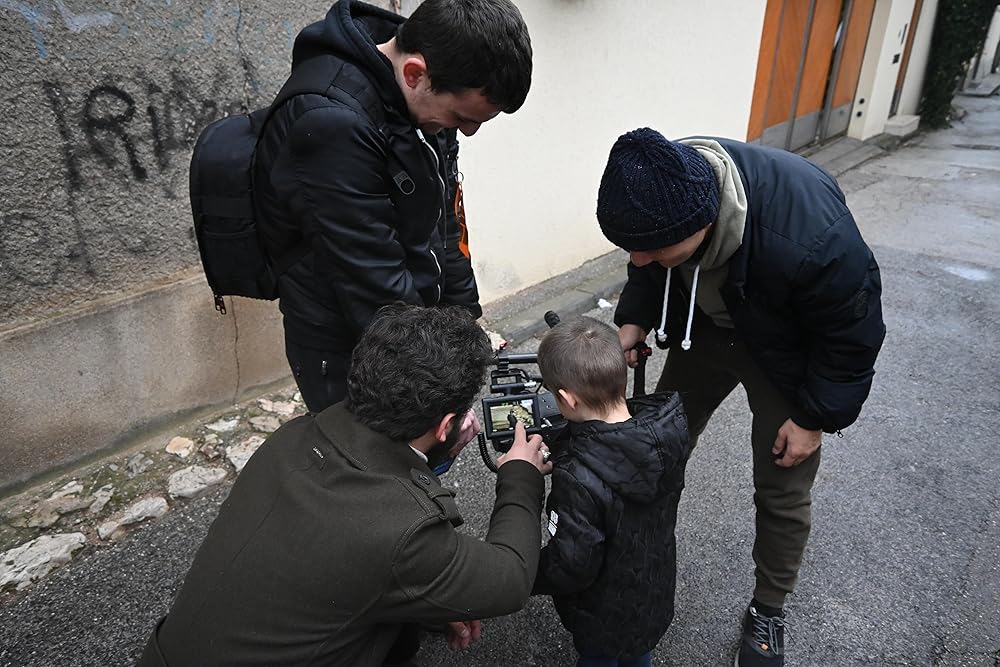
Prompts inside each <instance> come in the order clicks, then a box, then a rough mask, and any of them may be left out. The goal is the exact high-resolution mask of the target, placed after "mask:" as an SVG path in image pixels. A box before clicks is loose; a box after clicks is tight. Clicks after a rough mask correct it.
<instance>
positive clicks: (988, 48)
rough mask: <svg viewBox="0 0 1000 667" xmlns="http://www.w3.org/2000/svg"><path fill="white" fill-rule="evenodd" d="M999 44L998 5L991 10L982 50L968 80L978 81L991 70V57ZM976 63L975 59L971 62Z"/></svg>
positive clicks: (999, 10) (993, 56) (999, 14)
mask: <svg viewBox="0 0 1000 667" xmlns="http://www.w3.org/2000/svg"><path fill="white" fill-rule="evenodd" d="M998 45H1000V6H997V8H996V11H994V12H993V19H992V21H991V22H990V27H989V29H988V30H987V32H986V41H985V42H984V43H983V50H982V51H981V52H980V54H981V55H980V57H979V63H978V66H977V67H976V70H975V71H974V72H971V76H969V79H970V80H973V81H978V80H980V79H982V78H983V77H985V76H986V75H988V74H990V73H992V71H993V59H994V58H995V57H996V54H997V48H1000V47H998ZM972 64H973V65H974V66H975V65H977V63H976V62H975V61H973V63H972Z"/></svg>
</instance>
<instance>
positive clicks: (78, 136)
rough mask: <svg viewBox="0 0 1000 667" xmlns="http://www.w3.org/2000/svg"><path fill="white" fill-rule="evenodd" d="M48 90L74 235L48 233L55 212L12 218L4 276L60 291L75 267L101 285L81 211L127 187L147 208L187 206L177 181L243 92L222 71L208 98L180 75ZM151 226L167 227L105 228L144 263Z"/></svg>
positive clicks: (47, 86) (2, 230)
mask: <svg viewBox="0 0 1000 667" xmlns="http://www.w3.org/2000/svg"><path fill="white" fill-rule="evenodd" d="M38 85H39V86H40V88H41V92H42V94H43V99H44V100H45V103H46V104H47V106H48V107H49V108H48V110H47V111H48V112H49V114H50V118H51V123H52V125H54V127H55V130H56V134H57V135H58V138H59V139H58V142H56V143H54V144H53V145H52V146H47V147H46V148H47V149H49V150H52V151H55V152H57V153H58V156H59V162H60V163H61V165H62V180H63V183H64V190H65V192H66V195H67V197H66V201H67V208H68V211H67V213H68V218H69V220H70V221H71V225H69V226H67V227H66V228H63V229H55V228H53V227H52V226H51V224H44V223H43V221H45V223H49V221H50V220H51V219H52V217H53V216H52V214H51V212H50V213H49V214H48V215H45V214H44V212H42V211H38V212H36V211H32V210H16V211H13V212H10V211H8V212H5V213H4V215H3V219H2V224H0V267H3V268H4V269H5V270H6V272H7V273H8V274H10V276H11V277H12V278H14V279H15V280H16V281H21V282H23V283H24V284H26V285H29V286H34V287H39V286H45V285H49V284H52V283H54V282H57V281H58V279H59V277H60V275H61V274H62V273H63V272H64V270H65V269H67V268H71V267H75V268H76V269H77V271H78V272H79V273H83V274H85V275H89V276H92V277H93V276H95V275H96V274H97V273H98V266H99V262H98V261H97V260H96V258H95V257H94V256H93V253H92V251H91V249H90V243H91V241H92V240H93V239H92V238H88V234H87V233H86V228H87V225H86V224H84V221H83V220H81V214H80V211H81V208H85V207H91V208H92V206H89V204H88V202H89V201H90V199H91V198H92V197H94V196H97V197H98V198H100V196H101V195H103V193H106V192H107V191H108V190H109V189H113V188H115V187H116V186H115V184H116V183H117V184H118V185H119V186H120V187H121V188H122V190H121V191H122V192H133V193H134V192H135V191H136V189H137V188H142V189H143V191H144V192H145V193H146V194H145V195H144V196H143V197H142V199H144V200H148V201H155V200H156V198H160V200H161V201H162V200H177V199H183V198H184V197H186V195H187V192H186V189H182V190H181V191H180V192H176V191H174V190H173V189H172V185H171V184H172V183H174V182H176V181H177V180H178V179H176V178H173V177H172V176H175V175H177V174H181V175H182V176H183V174H184V173H186V169H187V157H188V156H189V155H190V151H191V148H192V147H193V145H194V142H195V140H196V138H197V136H198V133H199V132H200V130H201V129H202V128H203V127H204V126H205V125H207V124H208V123H210V122H211V121H212V120H214V119H216V118H219V117H221V116H223V115H226V114H230V113H238V112H241V111H242V110H244V103H243V101H242V100H240V99H236V98H235V95H236V93H237V92H238V90H239V89H240V86H239V85H238V84H236V83H235V82H234V81H232V78H231V77H229V76H228V75H227V74H226V72H225V71H224V70H222V69H220V70H219V71H218V72H217V74H216V77H215V79H214V81H213V83H212V85H211V86H210V87H209V89H208V90H200V89H199V88H198V86H197V85H196V84H195V83H194V82H193V81H191V80H190V79H188V78H186V77H184V76H183V75H182V74H180V73H178V72H176V71H174V72H170V73H169V74H168V75H167V78H166V80H165V81H156V80H154V79H153V78H151V77H142V78H140V79H138V80H133V81H130V82H116V83H105V84H101V85H97V86H93V87H91V88H90V89H86V90H84V91H83V92H82V93H80V94H77V95H74V94H72V93H70V92H68V91H67V90H66V86H64V85H63V84H61V83H59V82H56V81H44V82H41V83H40V84H38ZM227 90H228V95H229V97H228V98H227V97H226V95H227V92H226V91H227ZM226 99H228V100H229V101H227V102H220V101H219V100H226ZM40 111H42V112H44V110H40ZM40 115H44V113H40ZM40 121H41V122H46V121H45V120H44V119H40ZM179 157H180V158H183V159H178V158H179ZM180 180H181V182H183V181H184V179H183V178H181V179H180ZM150 189H152V190H150ZM37 199H38V200H40V201H41V200H43V198H42V197H37ZM144 225H146V226H150V227H152V228H154V229H157V228H162V226H163V221H160V220H157V219H156V218H155V216H154V215H152V214H150V215H149V216H146V217H145V219H143V220H141V221H135V220H127V221H124V222H118V221H115V220H110V219H109V220H105V221H104V223H103V224H102V227H103V228H104V233H105V234H110V235H112V236H113V237H114V238H116V239H117V240H118V241H119V243H118V244H117V247H119V248H120V249H121V250H122V251H123V252H125V253H127V254H133V255H140V254H143V253H146V252H148V251H149V250H150V245H151V244H150V241H149V238H150V237H151V234H149V233H144V232H143V226H144ZM91 227H92V225H91ZM118 227H123V228H124V229H125V230H127V233H122V232H121V231H120V230H119V229H118ZM183 241H184V242H188V241H189V239H183Z"/></svg>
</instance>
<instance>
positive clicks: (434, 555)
mask: <svg viewBox="0 0 1000 667" xmlns="http://www.w3.org/2000/svg"><path fill="white" fill-rule="evenodd" d="M543 493H544V482H543V480H542V475H541V473H539V472H538V470H537V469H536V468H535V467H534V466H533V465H531V464H530V463H528V462H526V461H510V462H508V463H505V464H504V465H503V466H501V468H500V472H499V473H498V474H497V484H496V502H495V504H494V506H493V514H492V516H491V517H490V528H489V532H488V533H487V535H486V539H485V540H479V539H476V538H474V537H471V536H468V535H462V534H459V533H457V532H456V531H455V529H454V528H453V527H452V526H451V525H450V524H449V523H447V522H443V521H424V522H422V523H421V524H420V525H418V526H415V527H414V528H413V529H412V530H411V531H410V533H409V534H407V535H405V536H404V537H403V538H402V539H401V541H400V544H399V546H398V548H397V551H396V554H395V556H394V566H393V576H394V578H395V582H393V583H394V585H395V587H398V588H399V589H400V590H402V591H403V593H404V594H405V595H404V599H403V601H402V602H401V603H400V604H398V605H394V606H393V607H392V608H390V609H386V610H385V611H384V612H383V620H384V621H395V622H403V621H424V622H445V621H458V620H475V619H480V618H488V617H492V616H502V615H504V614H511V613H513V612H515V611H518V610H519V609H521V607H523V606H524V604H525V602H527V600H528V597H529V595H530V593H531V585H532V582H533V580H534V577H535V571H536V570H537V567H538V552H539V549H540V547H541V529H540V525H539V517H540V515H541V511H542V496H543Z"/></svg>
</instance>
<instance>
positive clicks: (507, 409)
mask: <svg viewBox="0 0 1000 667" xmlns="http://www.w3.org/2000/svg"><path fill="white" fill-rule="evenodd" d="M533 404H534V401H533V399H530V398H526V399H522V400H512V401H511V402H509V403H500V404H498V405H491V406H490V422H491V423H492V424H493V430H494V431H510V430H512V429H513V428H514V427H513V426H512V425H511V422H510V415H514V418H515V419H517V421H519V422H521V423H522V424H524V427H525V428H530V427H532V426H534V425H535V414H534V412H533V411H532V406H533Z"/></svg>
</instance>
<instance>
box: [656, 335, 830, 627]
mask: <svg viewBox="0 0 1000 667" xmlns="http://www.w3.org/2000/svg"><path fill="white" fill-rule="evenodd" d="M691 337H692V341H693V343H692V346H691V349H690V350H687V351H683V350H681V349H680V347H679V346H677V345H675V346H672V347H671V349H670V352H669V354H668V355H667V362H666V365H665V366H664V368H663V375H661V376H660V381H659V382H658V383H657V385H656V391H667V390H676V391H679V392H680V394H681V398H682V399H683V400H684V407H685V409H686V411H687V414H688V427H689V429H690V432H691V437H692V439H693V442H694V443H695V444H697V437H698V436H699V435H700V434H701V432H702V431H704V430H705V426H706V424H708V420H709V418H710V417H711V416H712V413H713V412H715V409H716V408H717V407H719V404H720V403H722V401H723V400H724V399H725V398H726V397H727V396H728V395H729V393H730V392H731V391H732V390H733V389H735V388H736V385H737V384H742V385H743V388H744V389H745V390H746V393H747V398H748V400H749V403H750V411H751V412H752V413H753V426H752V430H751V434H750V441H751V447H752V450H753V483H754V504H755V505H756V507H757V519H756V528H757V535H756V539H755V541H754V547H753V559H754V563H755V564H756V568H755V570H754V574H755V577H756V587H755V589H754V597H756V598H757V600H758V601H759V602H761V603H762V604H765V605H768V606H772V607H781V606H783V605H784V602H785V596H786V595H787V594H788V593H791V592H792V590H793V589H794V588H795V582H796V581H797V580H798V573H799V566H800V565H801V563H802V552H803V551H804V550H805V547H806V542H807V541H808V539H809V529H810V527H811V525H812V524H811V505H812V485H813V480H814V479H815V478H816V470H817V469H818V468H819V461H820V451H819V450H817V451H816V452H815V453H814V454H813V455H812V456H810V457H809V458H808V459H806V460H805V461H803V462H802V463H800V464H799V465H797V466H795V467H792V468H782V467H780V466H778V465H776V464H775V463H774V455H773V454H771V448H772V447H773V446H774V441H775V439H776V438H777V435H778V429H779V428H780V427H781V425H782V424H784V422H785V420H787V419H788V418H789V417H790V415H791V412H790V410H789V407H788V403H787V401H786V400H785V398H784V397H783V396H782V395H781V394H780V393H779V392H778V390H777V389H776V388H775V387H774V385H773V384H772V383H771V381H770V380H769V379H768V378H767V376H766V375H765V374H764V372H763V371H762V370H761V369H760V367H759V366H757V364H756V363H755V362H754V361H753V360H752V359H751V358H750V354H749V352H748V351H747V349H746V346H745V345H743V343H741V342H739V341H737V340H736V338H735V336H734V332H733V330H731V329H726V328H723V327H718V326H715V325H714V324H712V322H711V321H710V320H708V319H707V318H700V319H699V320H697V321H696V322H695V326H694V329H693V331H692V336H691Z"/></svg>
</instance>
